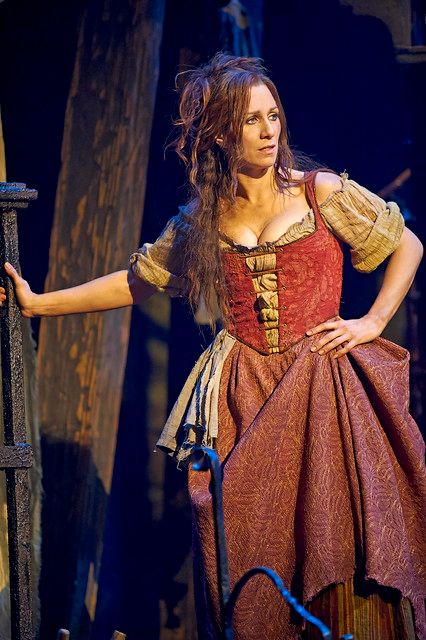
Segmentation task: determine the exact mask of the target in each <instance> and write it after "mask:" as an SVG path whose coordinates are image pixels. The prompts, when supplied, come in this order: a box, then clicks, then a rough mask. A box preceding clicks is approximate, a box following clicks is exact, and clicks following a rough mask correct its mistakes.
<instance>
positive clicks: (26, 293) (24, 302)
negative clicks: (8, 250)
mask: <svg viewBox="0 0 426 640" xmlns="http://www.w3.org/2000/svg"><path fill="white" fill-rule="evenodd" d="M4 270H5V271H6V273H7V275H8V276H9V277H10V278H11V279H12V282H13V285H14V287H15V293H16V297H17V299H18V304H19V306H20V308H21V313H22V315H23V316H25V317H26V318H31V317H32V315H33V314H32V313H31V305H32V302H33V301H34V299H35V298H36V297H37V294H36V293H33V292H32V291H31V288H30V285H29V284H28V282H27V281H26V280H24V279H23V278H21V276H20V275H19V273H18V272H17V271H16V269H15V267H13V266H12V265H11V264H10V263H9V262H5V264H4ZM5 300H6V291H5V289H4V287H0V305H1V306H3V303H4V302H5Z"/></svg>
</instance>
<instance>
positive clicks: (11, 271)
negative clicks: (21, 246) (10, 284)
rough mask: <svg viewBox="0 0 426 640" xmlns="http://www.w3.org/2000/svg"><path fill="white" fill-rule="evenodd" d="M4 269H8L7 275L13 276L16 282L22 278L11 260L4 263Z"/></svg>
mask: <svg viewBox="0 0 426 640" xmlns="http://www.w3.org/2000/svg"><path fill="white" fill-rule="evenodd" d="M4 270H5V271H6V273H7V275H8V276H10V277H11V278H12V280H13V281H14V282H16V280H17V279H18V278H20V275H19V273H18V272H17V271H16V269H15V267H14V266H13V265H11V264H10V262H5V263H4Z"/></svg>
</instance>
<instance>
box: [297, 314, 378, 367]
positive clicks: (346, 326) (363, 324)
mask: <svg viewBox="0 0 426 640" xmlns="http://www.w3.org/2000/svg"><path fill="white" fill-rule="evenodd" d="M383 329H384V326H382V325H381V324H380V322H379V321H378V320H377V319H375V318H373V317H370V316H368V315H366V316H363V317H362V318H356V319H354V320H343V318H341V317H340V316H336V317H335V318H331V319H330V320H326V322H322V323H321V324H318V325H317V326H316V327H313V328H312V329H309V331H307V332H306V335H308V336H313V335H316V334H319V333H322V334H323V335H322V336H321V337H320V338H319V339H318V340H316V341H315V343H314V344H313V345H312V347H311V351H315V352H316V353H319V354H320V355H325V354H326V353H329V352H330V351H331V350H332V349H338V351H337V352H336V353H335V354H334V355H333V356H332V357H333V358H340V356H343V355H345V353H348V351H350V350H351V349H353V347H355V346H356V345H357V344H363V343H364V342H370V341H371V340H374V338H377V337H378V336H379V335H380V334H381V333H382V331H383Z"/></svg>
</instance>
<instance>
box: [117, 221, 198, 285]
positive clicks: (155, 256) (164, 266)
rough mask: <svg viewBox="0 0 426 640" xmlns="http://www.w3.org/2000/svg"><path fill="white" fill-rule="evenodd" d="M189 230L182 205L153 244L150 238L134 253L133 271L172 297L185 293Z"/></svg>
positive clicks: (131, 257) (130, 264)
mask: <svg viewBox="0 0 426 640" xmlns="http://www.w3.org/2000/svg"><path fill="white" fill-rule="evenodd" d="M188 233H189V224H188V222H187V221H186V220H185V215H184V210H183V208H182V210H181V212H180V214H179V215H177V216H175V217H174V218H171V219H170V220H169V221H168V223H167V224H166V226H165V228H164V229H163V231H162V233H161V235H160V236H159V237H158V238H157V240H156V241H155V242H154V243H153V244H152V243H149V242H146V243H145V244H144V245H143V246H142V247H141V248H140V249H138V250H137V251H135V252H134V253H132V255H131V256H130V259H129V266H130V269H131V270H132V271H133V273H134V274H135V275H136V276H138V277H139V278H142V279H143V280H145V281H146V282H148V283H149V284H151V285H152V286H154V287H155V288H156V289H157V290H158V291H163V292H165V293H167V294H168V295H169V296H171V297H179V296H184V295H185V292H186V288H187V287H186V285H187V281H186V278H185V273H184V264H183V261H184V245H185V242H186V239H187V237H188Z"/></svg>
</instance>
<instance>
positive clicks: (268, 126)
mask: <svg viewBox="0 0 426 640" xmlns="http://www.w3.org/2000/svg"><path fill="white" fill-rule="evenodd" d="M260 135H261V137H262V138H272V136H273V135H274V128H273V126H272V122H271V121H270V120H268V119H266V120H264V121H263V126H262V130H261V134H260Z"/></svg>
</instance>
